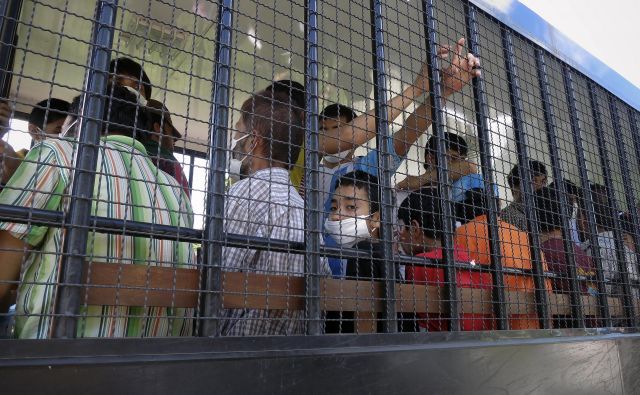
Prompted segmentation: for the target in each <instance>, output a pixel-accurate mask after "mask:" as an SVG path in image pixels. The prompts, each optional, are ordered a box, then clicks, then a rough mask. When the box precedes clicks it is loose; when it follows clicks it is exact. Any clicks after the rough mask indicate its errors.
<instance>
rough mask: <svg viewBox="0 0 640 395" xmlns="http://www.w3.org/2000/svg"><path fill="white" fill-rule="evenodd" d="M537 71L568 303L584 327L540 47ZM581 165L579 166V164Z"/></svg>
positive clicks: (568, 212)
mask: <svg viewBox="0 0 640 395" xmlns="http://www.w3.org/2000/svg"><path fill="white" fill-rule="evenodd" d="M535 52H536V69H537V70H538V83H539V84H540V95H541V96H540V97H541V98H542V107H543V114H544V125H545V129H546V130H547V142H548V145H549V154H550V155H551V167H552V171H553V179H554V180H555V181H556V184H557V185H558V191H559V192H560V223H561V225H562V240H563V244H564V253H565V256H566V257H567V269H568V274H569V290H570V292H571V294H570V300H571V313H572V316H573V322H574V323H575V324H576V326H577V327H579V328H584V327H585V320H584V311H583V309H582V298H581V296H580V283H579V282H578V268H577V267H576V256H575V250H574V247H573V240H572V238H571V230H570V229H569V216H570V213H571V210H569V208H568V207H569V204H568V202H567V194H566V192H567V191H566V188H565V185H564V177H562V169H561V167H560V166H561V163H560V154H559V152H558V141H557V135H556V123H555V119H554V113H553V106H552V105H551V92H550V89H549V79H548V76H547V64H546V61H545V58H544V52H543V51H542V49H540V48H536V51H535ZM580 165H582V164H580Z"/></svg>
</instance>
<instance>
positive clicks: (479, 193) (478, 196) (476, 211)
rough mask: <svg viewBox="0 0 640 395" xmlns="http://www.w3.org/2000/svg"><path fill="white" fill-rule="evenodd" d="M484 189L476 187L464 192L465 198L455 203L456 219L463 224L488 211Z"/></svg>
mask: <svg viewBox="0 0 640 395" xmlns="http://www.w3.org/2000/svg"><path fill="white" fill-rule="evenodd" d="M486 202H487V199H486V197H485V194H484V189H480V188H474V189H470V190H467V191H465V192H464V199H463V200H462V201H460V202H456V203H455V206H454V208H455V213H456V219H457V220H458V221H460V223H462V224H463V225H464V224H466V223H467V222H469V221H471V220H473V219H474V218H477V217H479V216H481V215H483V214H487V213H488V206H487V203H486ZM498 207H499V205H498Z"/></svg>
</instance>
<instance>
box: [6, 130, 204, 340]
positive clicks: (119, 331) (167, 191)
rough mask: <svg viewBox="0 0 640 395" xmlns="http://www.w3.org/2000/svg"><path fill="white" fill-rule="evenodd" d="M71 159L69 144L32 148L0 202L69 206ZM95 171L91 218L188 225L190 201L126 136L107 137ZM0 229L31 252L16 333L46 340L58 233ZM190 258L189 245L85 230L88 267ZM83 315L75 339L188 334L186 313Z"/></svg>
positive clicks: (88, 310)
mask: <svg viewBox="0 0 640 395" xmlns="http://www.w3.org/2000/svg"><path fill="white" fill-rule="evenodd" d="M72 157H73V145H72V143H71V142H69V141H65V140H57V141H56V140H54V141H46V142H44V143H42V144H39V145H37V146H36V147H34V148H33V149H32V150H31V152H30V153H29V155H28V156H27V158H26V160H25V162H24V164H23V165H22V166H21V167H20V168H19V169H18V171H17V172H16V174H15V175H14V177H13V178H12V179H11V180H10V181H9V184H8V186H7V188H5V190H4V191H3V192H2V194H0V203H2V204H11V205H19V206H26V207H32V208H39V209H48V210H56V211H62V210H63V209H64V208H65V207H66V205H67V203H68V202H67V199H66V198H65V197H63V194H65V193H68V190H69V188H70V181H69V180H70V169H71V163H72ZM96 171H97V174H96V179H95V184H94V195H93V198H94V200H93V207H92V211H91V214H92V215H96V216H99V217H107V218H115V219H124V220H131V221H140V222H150V223H155V224H159V225H160V224H161V225H172V226H181V227H192V222H193V218H192V210H191V205H190V203H189V200H188V198H187V197H186V195H184V193H183V192H182V189H181V188H180V187H179V186H178V184H177V183H176V182H175V180H173V178H171V177H169V176H167V175H166V174H165V173H163V172H162V171H160V170H158V169H157V168H156V167H155V166H154V165H153V164H152V163H151V161H150V160H149V158H148V157H147V155H146V151H145V150H144V147H143V146H142V144H140V143H139V142H137V141H135V140H133V139H131V138H129V137H124V136H108V137H106V138H105V141H104V142H103V143H102V144H101V148H100V151H99V159H98V165H97V168H96ZM26 191H29V192H26ZM30 191H37V192H30ZM0 228H1V229H4V230H8V231H10V232H11V233H12V234H13V235H14V236H15V237H17V238H19V239H21V240H23V241H25V242H27V243H28V244H29V245H32V246H34V251H33V252H31V253H30V254H29V255H28V257H27V259H26V264H25V271H24V274H23V277H22V280H21V286H20V288H19V290H18V301H17V314H16V317H17V318H16V331H17V334H18V336H19V337H23V338H43V337H47V336H48V334H49V325H50V320H49V316H50V315H51V313H52V309H53V303H52V300H53V294H54V293H53V291H54V289H55V284H56V283H57V282H58V277H57V276H58V273H59V266H60V261H61V259H60V258H61V257H60V253H61V252H62V230H61V229H59V228H47V227H36V226H28V225H20V224H11V223H1V224H0ZM192 252H193V251H192V250H191V246H190V245H189V244H188V243H176V242H173V241H168V240H155V239H150V238H145V237H131V236H124V235H108V234H104V233H97V232H90V233H89V241H88V244H87V255H88V257H87V262H107V263H123V264H141V265H150V266H168V267H188V266H189V265H195V260H194V257H193V253H192ZM81 314H82V315H83V316H84V317H85V318H82V319H81V320H80V322H79V325H78V328H79V329H78V336H81V337H125V336H131V337H144V336H176V335H188V334H190V333H191V322H190V319H189V318H190V317H191V316H192V311H191V310H189V309H177V308H176V309H166V308H143V307H115V306H84V307H83V308H82V311H81ZM134 316H135V318H134ZM138 317H139V318H138ZM169 317H170V318H169Z"/></svg>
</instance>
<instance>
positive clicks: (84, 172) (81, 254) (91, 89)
mask: <svg viewBox="0 0 640 395" xmlns="http://www.w3.org/2000/svg"><path fill="white" fill-rule="evenodd" d="M117 6H118V0H103V1H99V2H98V3H97V5H96V16H95V22H94V24H93V36H92V40H91V45H92V49H91V58H90V62H89V76H88V78H87V90H86V91H85V92H84V94H83V97H82V110H81V111H82V115H81V116H80V120H79V123H80V128H79V132H78V148H77V151H76V156H75V158H74V161H73V162H74V168H75V170H74V172H73V179H72V183H71V203H70V205H69V211H68V213H67V215H66V217H65V219H64V223H65V225H64V228H65V238H64V246H63V249H62V253H63V255H62V262H61V274H60V278H61V281H60V287H59V289H58V292H57V293H56V305H55V314H56V317H55V319H54V326H53V337H56V338H73V337H75V336H76V326H77V319H78V312H79V311H80V286H79V285H80V281H81V279H82V268H83V266H84V262H85V258H86V251H87V240H88V235H89V224H90V217H89V216H90V214H91V206H92V197H93V187H94V185H93V184H94V179H95V175H96V173H95V171H96V164H97V162H98V154H99V146H100V136H101V132H102V121H100V120H101V119H102V116H103V112H104V106H105V103H106V101H105V94H106V93H107V81H108V80H109V62H110V59H111V44H112V43H113V34H114V31H115V19H116V9H117ZM150 226H152V224H150Z"/></svg>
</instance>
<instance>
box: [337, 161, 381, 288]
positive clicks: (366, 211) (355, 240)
mask: <svg viewBox="0 0 640 395" xmlns="http://www.w3.org/2000/svg"><path fill="white" fill-rule="evenodd" d="M379 226H380V190H379V188H378V178H377V177H376V176H373V175H371V174H369V173H367V172H364V171H361V170H356V171H354V172H351V173H347V174H345V175H344V176H342V177H340V179H339V180H338V183H337V186H336V190H335V192H334V193H333V195H332V197H331V208H330V214H329V217H328V218H327V220H326V221H325V230H326V232H327V233H328V234H329V235H331V237H333V238H334V240H335V241H336V242H337V244H338V245H340V246H342V247H348V248H355V249H357V250H359V251H367V252H368V253H369V256H370V257H371V259H369V258H364V259H363V258H350V259H349V260H348V261H347V265H346V275H347V277H357V278H359V279H362V278H365V279H370V280H380V279H382V278H383V277H384V272H383V265H384V262H383V261H381V260H378V259H376V257H378V258H379V257H380V256H381V249H382V247H381V245H380V244H379V243H378V242H377V240H378V237H379Z"/></svg>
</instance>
